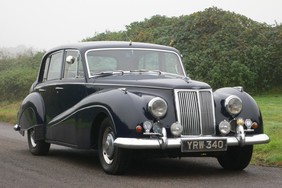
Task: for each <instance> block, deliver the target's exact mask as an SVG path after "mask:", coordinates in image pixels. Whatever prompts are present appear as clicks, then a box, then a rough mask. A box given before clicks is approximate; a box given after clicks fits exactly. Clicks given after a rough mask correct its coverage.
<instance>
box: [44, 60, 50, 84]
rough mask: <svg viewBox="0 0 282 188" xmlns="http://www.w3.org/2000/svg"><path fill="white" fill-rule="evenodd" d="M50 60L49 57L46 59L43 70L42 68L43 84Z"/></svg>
mask: <svg viewBox="0 0 282 188" xmlns="http://www.w3.org/2000/svg"><path fill="white" fill-rule="evenodd" d="M50 59H51V57H50V56H49V57H48V58H47V59H46V62H45V68H44V74H43V82H44V81H46V80H47V75H48V69H49V63H50Z"/></svg>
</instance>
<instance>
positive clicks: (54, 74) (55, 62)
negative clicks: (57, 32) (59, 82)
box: [44, 51, 63, 80]
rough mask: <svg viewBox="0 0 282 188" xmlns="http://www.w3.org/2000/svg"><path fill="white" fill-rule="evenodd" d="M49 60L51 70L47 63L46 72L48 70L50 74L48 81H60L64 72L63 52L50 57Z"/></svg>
mask: <svg viewBox="0 0 282 188" xmlns="http://www.w3.org/2000/svg"><path fill="white" fill-rule="evenodd" d="M49 58H50V61H49V68H48V63H47V62H46V66H45V71H46V69H48V74H47V78H46V80H55V79H60V78H61V71H62V60H63V52H62V51H61V52H57V53H54V54H52V55H51V56H50V57H48V59H49ZM48 59H47V60H48ZM44 74H45V73H44Z"/></svg>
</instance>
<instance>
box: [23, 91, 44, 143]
mask: <svg viewBox="0 0 282 188" xmlns="http://www.w3.org/2000/svg"><path fill="white" fill-rule="evenodd" d="M44 114H45V108H44V102H43V100H42V97H41V95H40V94H39V93H36V92H34V93H30V94H29V95H28V96H27V97H26V98H25V99H24V100H23V102H22V104H21V106H20V109H19V112H18V124H19V125H20V132H24V131H26V130H29V129H31V128H34V127H37V128H36V129H37V130H38V133H39V134H40V135H43V132H44V129H45V128H44V124H45V115H44ZM40 138H42V136H40Z"/></svg>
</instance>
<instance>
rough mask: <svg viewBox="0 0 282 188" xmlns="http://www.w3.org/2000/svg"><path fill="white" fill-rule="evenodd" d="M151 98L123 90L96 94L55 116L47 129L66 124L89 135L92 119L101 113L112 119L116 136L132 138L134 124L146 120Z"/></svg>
mask: <svg viewBox="0 0 282 188" xmlns="http://www.w3.org/2000/svg"><path fill="white" fill-rule="evenodd" d="M153 97H154V96H152V95H148V94H141V93H140V92H139V93H134V92H130V91H127V90H124V89H113V90H104V91H100V92H96V93H93V94H91V95H89V96H87V97H86V98H84V99H83V100H81V101H80V102H79V103H78V104H76V105H75V106H73V107H72V108H70V109H68V110H67V111H65V112H63V113H62V114H60V115H58V116H57V117H55V118H54V119H53V120H51V121H50V122H49V124H48V127H56V126H60V125H63V124H65V122H68V124H76V127H77V129H79V131H82V130H83V132H84V133H85V134H88V133H86V132H91V131H90V129H91V126H92V122H93V119H95V118H96V117H97V116H99V115H100V114H101V113H103V114H105V115H107V116H108V117H110V118H111V119H112V122H113V125H114V130H115V132H116V134H117V136H119V137H123V136H126V137H136V136H137V135H133V134H136V132H135V127H136V126H137V124H139V123H142V122H144V121H145V120H147V119H149V118H150V117H149V114H148V113H147V110H146V105H147V103H148V101H149V100H150V99H152V98H153ZM82 122H83V123H82ZM82 126H83V127H82ZM132 130H134V131H132Z"/></svg>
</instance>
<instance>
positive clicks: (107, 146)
mask: <svg viewBox="0 0 282 188" xmlns="http://www.w3.org/2000/svg"><path fill="white" fill-rule="evenodd" d="M115 138H116V135H115V133H114V130H113V126H112V122H111V120H110V119H109V118H106V119H104V120H103V121H102V123H101V128H100V133H99V145H98V153H99V159H100V163H101V166H102V168H103V170H104V171H105V172H106V173H108V174H121V173H123V172H124V170H125V169H126V168H127V167H128V165H129V163H130V153H129V151H128V150H125V149H122V148H118V147H115V146H114V140H115Z"/></svg>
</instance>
